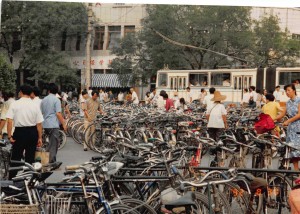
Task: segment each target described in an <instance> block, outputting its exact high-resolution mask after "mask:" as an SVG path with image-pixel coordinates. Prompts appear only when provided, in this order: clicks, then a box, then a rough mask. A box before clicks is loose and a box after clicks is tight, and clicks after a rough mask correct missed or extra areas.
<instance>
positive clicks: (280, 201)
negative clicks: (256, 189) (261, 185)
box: [265, 173, 292, 213]
mask: <svg viewBox="0 0 300 214" xmlns="http://www.w3.org/2000/svg"><path fill="white" fill-rule="evenodd" d="M267 182H268V189H267V193H266V195H267V197H266V203H265V204H266V207H265V209H267V211H268V213H280V212H281V213H289V210H290V206H289V203H288V201H289V198H288V197H289V193H290V191H291V190H292V182H291V180H290V179H289V178H287V176H284V175H283V174H279V173H276V174H268V175H267Z"/></svg>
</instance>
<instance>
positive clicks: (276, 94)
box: [273, 85, 281, 102]
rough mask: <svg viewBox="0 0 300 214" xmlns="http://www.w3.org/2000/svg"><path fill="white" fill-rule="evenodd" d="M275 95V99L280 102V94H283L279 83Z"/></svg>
mask: <svg viewBox="0 0 300 214" xmlns="http://www.w3.org/2000/svg"><path fill="white" fill-rule="evenodd" d="M273 95H274V97H275V101H276V102H280V96H281V92H280V85H277V86H276V87H275V91H274V92H273Z"/></svg>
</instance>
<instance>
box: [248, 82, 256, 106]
mask: <svg viewBox="0 0 300 214" xmlns="http://www.w3.org/2000/svg"><path fill="white" fill-rule="evenodd" d="M249 93H250V99H249V107H250V108H255V107H256V100H257V93H256V92H255V86H250V88H249Z"/></svg>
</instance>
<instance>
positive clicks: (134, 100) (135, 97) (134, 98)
mask: <svg viewBox="0 0 300 214" xmlns="http://www.w3.org/2000/svg"><path fill="white" fill-rule="evenodd" d="M130 92H131V97H132V103H133V104H135V105H138V104H139V98H138V96H137V93H136V92H135V91H134V89H133V88H130Z"/></svg>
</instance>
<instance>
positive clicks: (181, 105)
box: [179, 97, 188, 111]
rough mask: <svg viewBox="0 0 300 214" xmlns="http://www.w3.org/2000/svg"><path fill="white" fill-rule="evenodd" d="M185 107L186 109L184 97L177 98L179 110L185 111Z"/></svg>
mask: <svg viewBox="0 0 300 214" xmlns="http://www.w3.org/2000/svg"><path fill="white" fill-rule="evenodd" d="M187 109H188V107H187V105H186V102H185V100H184V98H183V97H182V98H180V99H179V110H180V111H185V110H187Z"/></svg>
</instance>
